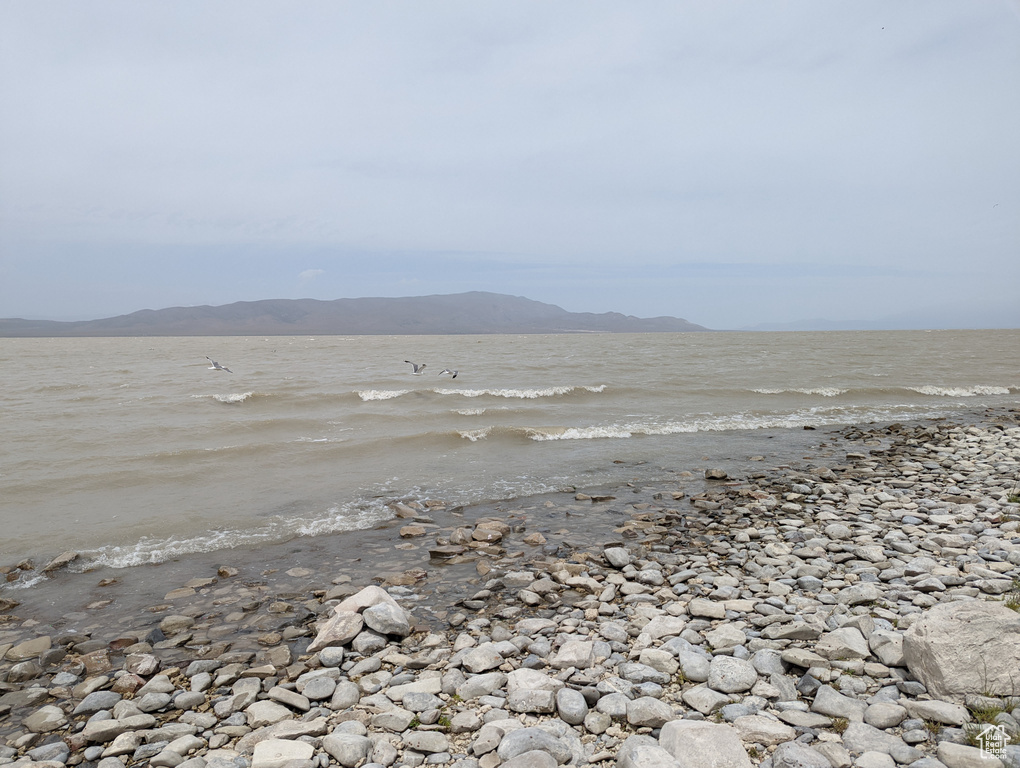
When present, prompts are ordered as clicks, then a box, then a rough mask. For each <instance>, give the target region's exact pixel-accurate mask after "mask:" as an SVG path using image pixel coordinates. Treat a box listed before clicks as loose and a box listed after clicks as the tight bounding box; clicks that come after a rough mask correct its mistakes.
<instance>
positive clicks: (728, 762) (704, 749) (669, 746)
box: [659, 720, 751, 768]
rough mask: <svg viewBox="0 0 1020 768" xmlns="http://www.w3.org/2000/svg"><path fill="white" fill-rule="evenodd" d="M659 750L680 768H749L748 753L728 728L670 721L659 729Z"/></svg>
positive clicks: (712, 724) (697, 722)
mask: <svg viewBox="0 0 1020 768" xmlns="http://www.w3.org/2000/svg"><path fill="white" fill-rule="evenodd" d="M659 746H661V747H662V748H663V749H665V750H666V751H667V752H669V754H671V755H673V757H674V758H676V761H677V763H678V764H679V766H680V768H751V760H750V758H749V757H748V756H747V750H745V749H744V745H743V744H742V743H741V742H740V736H739V735H738V734H737V731H736V729H735V728H733V727H732V726H730V725H719V724H716V723H709V722H706V721H692V720H671V721H670V722H668V723H666V724H665V725H664V726H662V730H661V732H660V733H659Z"/></svg>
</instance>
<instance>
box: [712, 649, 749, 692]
mask: <svg viewBox="0 0 1020 768" xmlns="http://www.w3.org/2000/svg"><path fill="white" fill-rule="evenodd" d="M756 682H758V673H757V671H755V668H754V667H753V666H752V665H751V663H750V662H749V661H745V660H744V659H737V658H734V657H733V656H716V657H715V658H713V659H712V662H711V664H710V666H709V672H708V687H709V688H711V689H713V690H716V691H720V692H722V693H740V692H743V691H749V690H751V688H753V687H754V684H755V683H756Z"/></svg>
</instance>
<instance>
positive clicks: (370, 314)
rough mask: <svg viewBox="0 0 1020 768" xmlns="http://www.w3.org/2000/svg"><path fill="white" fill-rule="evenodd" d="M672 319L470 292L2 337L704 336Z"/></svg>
mask: <svg viewBox="0 0 1020 768" xmlns="http://www.w3.org/2000/svg"><path fill="white" fill-rule="evenodd" d="M707 330H708V329H707V328H705V327H703V326H700V325H695V324H694V323H689V322H687V321H686V320H682V319H680V318H677V317H653V318H639V317H634V316H633V315H621V314H619V313H617V312H605V313H602V314H593V313H590V312H567V311H566V310H565V309H561V308H560V307H557V306H555V305H553V304H544V303H542V302H540V301H532V300H531V299H526V298H523V297H521V296H506V295H504V294H499V293H485V292H481V291H473V292H471V293H458V294H449V295H441V296H413V297H406V298H396V299H384V298H364V299H335V300H333V301H319V300H317V299H268V300H265V301H238V302H235V303H233V304H225V305H223V306H219V307H210V306H202V307H171V308H169V309H155V310H153V309H143V310H141V311H139V312H132V313H131V314H129V315H119V316H117V317H109V318H105V319H102V320H82V321H76V322H60V321H55V320H21V319H17V318H14V319H7V320H4V319H0V337H16V336H19V337H27V336H33V337H39V336H292V335H303V334H318V335H374V334H379V335H418V334H421V335H443V334H466V333H480V334H484V333H578V332H586V331H587V332H604V333H649V332H676V331H707Z"/></svg>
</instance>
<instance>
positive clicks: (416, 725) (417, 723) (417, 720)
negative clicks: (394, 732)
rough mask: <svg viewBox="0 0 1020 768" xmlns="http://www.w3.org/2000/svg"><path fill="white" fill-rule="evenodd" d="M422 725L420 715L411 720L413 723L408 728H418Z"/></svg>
mask: <svg viewBox="0 0 1020 768" xmlns="http://www.w3.org/2000/svg"><path fill="white" fill-rule="evenodd" d="M420 725H421V720H419V719H418V715H415V716H414V717H413V718H411V722H410V724H409V725H408V726H407V727H408V728H417V727H418V726H420Z"/></svg>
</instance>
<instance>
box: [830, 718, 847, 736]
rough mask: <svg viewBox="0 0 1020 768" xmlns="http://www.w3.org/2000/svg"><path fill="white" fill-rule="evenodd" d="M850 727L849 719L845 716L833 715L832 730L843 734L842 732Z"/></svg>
mask: <svg viewBox="0 0 1020 768" xmlns="http://www.w3.org/2000/svg"><path fill="white" fill-rule="evenodd" d="M849 727H850V721H849V720H847V719H846V718H845V717H834V718H832V730H834V731H835V732H836V733H838V734H840V735H841V736H842V735H843V732H844V731H845V730H846V729H847V728H849Z"/></svg>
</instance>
